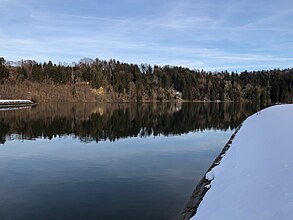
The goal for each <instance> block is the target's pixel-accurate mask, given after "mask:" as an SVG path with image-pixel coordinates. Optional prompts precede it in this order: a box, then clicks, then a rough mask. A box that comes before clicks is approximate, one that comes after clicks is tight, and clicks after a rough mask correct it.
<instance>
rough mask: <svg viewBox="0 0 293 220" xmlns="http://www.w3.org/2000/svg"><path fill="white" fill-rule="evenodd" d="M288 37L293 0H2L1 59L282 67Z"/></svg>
mask: <svg viewBox="0 0 293 220" xmlns="http://www.w3.org/2000/svg"><path fill="white" fill-rule="evenodd" d="M292 39H293V1H292V0H278V1H276V0H266V1H265V0H238V1H235V0H218V1H216V0H205V1H202V0H193V1H192V0H180V1H178V0H177V1H175V0H168V1H167V0H148V1H147V0H122V1H114V0H107V1H106V0H104V1H99V0H97V1H94V0H75V1H72V0H58V1H57V0H38V1H37V0H0V56H4V57H5V58H6V60H14V61H15V60H20V59H22V58H23V59H35V60H37V61H39V62H43V61H48V60H52V61H53V62H56V63H58V62H59V61H62V62H68V63H71V62H72V61H78V60H79V59H81V58H84V57H90V58H97V57H98V58H99V59H103V60H104V59H105V60H108V59H111V58H115V59H118V60H121V61H124V62H129V63H138V64H140V63H149V64H159V65H180V66H186V67H189V68H195V69H205V70H212V71H214V70H229V71H232V70H235V71H242V70H246V69H247V70H254V69H256V70H258V69H272V68H287V67H292V66H293V65H292V64H293V40H292Z"/></svg>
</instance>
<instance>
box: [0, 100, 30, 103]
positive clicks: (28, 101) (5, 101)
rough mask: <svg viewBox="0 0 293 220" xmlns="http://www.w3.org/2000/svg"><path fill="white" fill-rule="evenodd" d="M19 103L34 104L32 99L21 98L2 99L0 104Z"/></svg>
mask: <svg viewBox="0 0 293 220" xmlns="http://www.w3.org/2000/svg"><path fill="white" fill-rule="evenodd" d="M10 103H11V104H19V103H28V104H32V103H33V101H31V100H21V99H2V100H1V99H0V104H10Z"/></svg>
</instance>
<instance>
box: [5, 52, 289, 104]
mask: <svg viewBox="0 0 293 220" xmlns="http://www.w3.org/2000/svg"><path fill="white" fill-rule="evenodd" d="M23 82H31V83H35V84H36V83H39V84H42V85H54V86H58V85H67V86H68V87H66V88H68V89H67V90H70V91H69V93H70V95H72V96H73V97H75V96H78V95H79V94H80V91H79V90H80V86H81V85H83V86H84V87H89V88H90V90H89V91H90V93H91V94H92V95H93V96H94V99H95V97H96V99H97V100H98V99H99V98H98V97H99V96H100V97H101V96H104V97H109V98H108V99H107V100H116V99H118V100H119V99H120V100H124V101H127V100H128V101H138V102H139V101H167V100H182V101H184V100H185V101H233V102H238V101H250V102H258V103H261V104H265V103H290V102H292V101H293V88H292V84H293V68H288V69H273V70H262V71H252V72H248V71H244V72H241V73H237V72H227V71H221V72H210V71H204V70H196V69H189V68H185V67H180V66H158V65H154V66H151V65H148V64H140V65H137V64H128V63H123V62H119V61H116V60H114V59H111V60H109V61H103V60H99V59H98V58H97V59H95V60H92V59H88V58H86V59H82V60H80V61H79V62H78V63H73V64H70V65H69V64H62V63H59V64H54V63H52V62H51V61H49V62H44V63H38V62H36V61H33V60H25V61H23V60H22V61H19V62H6V61H5V59H4V58H3V57H2V58H1V57H0V98H9V97H8V96H9V94H11V93H13V92H11V90H9V86H10V85H21V83H23ZM1 85H2V86H3V85H4V86H5V85H8V86H6V87H5V88H6V89H3V88H2V90H1ZM7 87H8V89H7ZM5 91H7V92H6V93H7V94H6V93H5ZM36 96H37V94H36Z"/></svg>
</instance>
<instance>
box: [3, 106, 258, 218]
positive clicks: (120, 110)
mask: <svg viewBox="0 0 293 220" xmlns="http://www.w3.org/2000/svg"><path fill="white" fill-rule="evenodd" d="M255 110H256V108H255V107H253V106H249V105H244V104H223V103H211V104H207V103H205V104H204V103H194V104H190V103H185V104H141V105H138V104H107V105H106V104H105V105H100V104H93V103H88V104H70V103H55V104H52V103H51V104H40V105H38V106H36V107H34V108H29V109H21V110H1V111H0V143H1V144H0V179H1V181H0V195H1V196H0V219H3V220H6V219H12V220H14V219H16V220H18V219H22V220H23V219H24V220H26V219H30V220H31V219H70V220H72V219H110V220H111V219H156V220H160V219H162V220H163V219H167V220H169V219H176V218H177V217H178V216H179V215H180V213H181V211H182V210H183V208H184V205H185V203H186V202H187V200H188V199H189V197H190V195H191V193H192V191H193V189H194V187H195V186H196V184H197V182H198V181H199V180H200V178H201V177H202V176H203V174H204V172H205V171H206V170H207V168H208V167H209V166H210V164H211V163H212V161H213V160H214V159H215V157H216V156H217V155H218V154H219V152H220V151H221V149H222V147H223V146H224V144H225V143H226V142H227V140H228V139H229V138H230V136H231V134H232V133H233V131H234V129H235V128H236V127H237V126H238V125H239V124H240V123H241V122H242V121H243V120H244V119H245V118H246V117H247V116H248V115H250V114H252V113H253V112H255Z"/></svg>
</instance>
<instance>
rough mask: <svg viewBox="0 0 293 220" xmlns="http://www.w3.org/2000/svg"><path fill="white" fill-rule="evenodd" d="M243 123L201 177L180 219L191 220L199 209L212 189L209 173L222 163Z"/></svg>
mask: <svg viewBox="0 0 293 220" xmlns="http://www.w3.org/2000/svg"><path fill="white" fill-rule="evenodd" d="M242 124H243V123H241V124H240V125H239V126H238V127H237V129H236V130H235V132H234V133H233V134H232V136H231V137H230V139H229V140H228V141H227V143H226V144H225V145H224V147H223V149H222V151H221V153H220V154H219V155H218V156H217V157H216V159H215V160H214V161H213V163H212V165H211V166H210V167H209V168H208V169H207V171H206V172H205V174H204V176H203V177H202V178H201V180H200V181H199V183H198V184H197V185H196V187H195V189H194V191H193V192H192V194H191V197H190V199H189V201H187V203H186V205H185V207H184V210H183V211H182V213H181V216H180V218H179V219H180V220H189V219H190V218H192V217H193V216H194V215H195V214H196V212H197V209H198V207H199V205H200V203H201V201H202V200H203V197H204V196H205V194H206V193H207V191H208V190H209V189H210V183H211V182H212V179H207V178H206V175H207V173H209V172H210V171H211V170H212V169H213V168H214V167H216V166H218V165H219V164H220V163H221V160H222V158H223V157H224V156H225V154H226V152H227V151H228V150H229V149H230V147H231V144H232V141H233V140H234V138H235V136H236V134H237V133H238V131H239V130H240V128H241V127H242Z"/></svg>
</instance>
